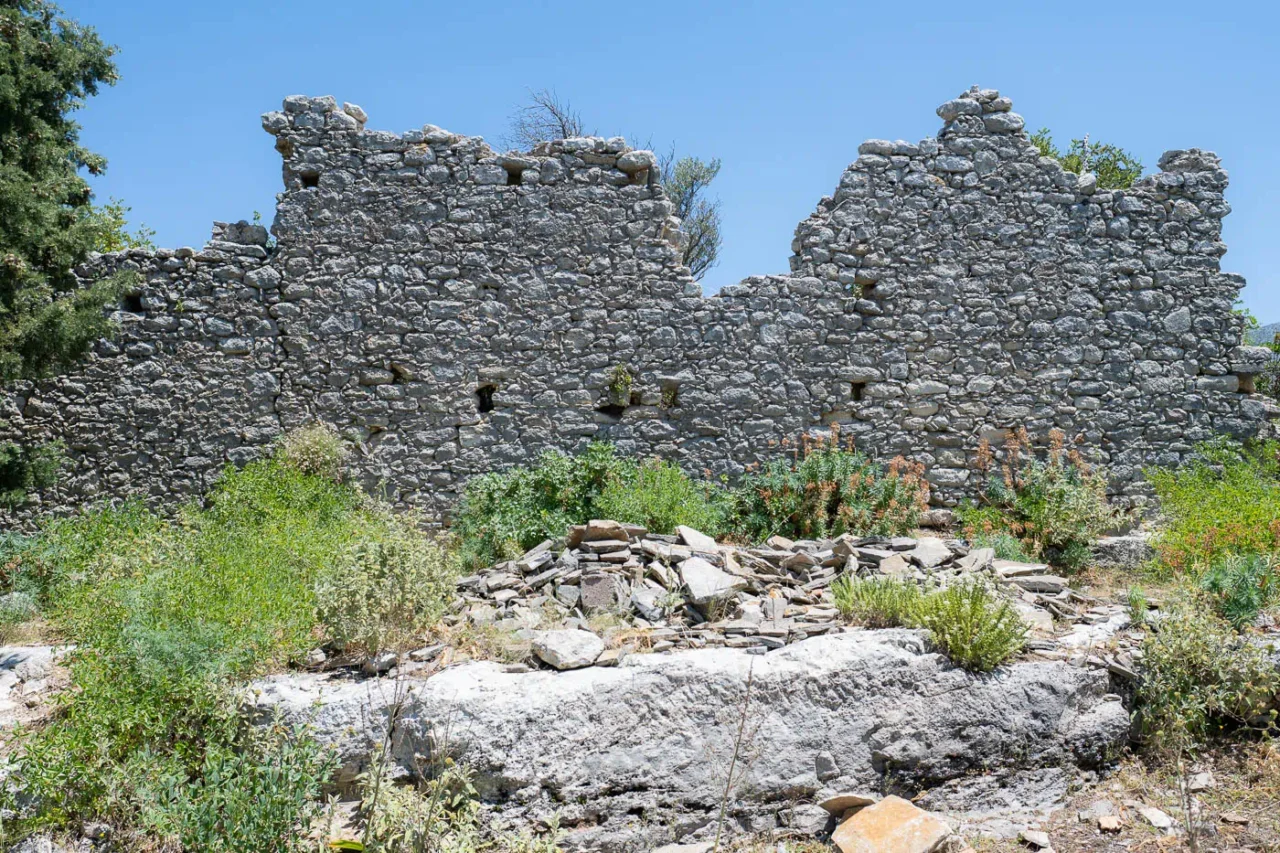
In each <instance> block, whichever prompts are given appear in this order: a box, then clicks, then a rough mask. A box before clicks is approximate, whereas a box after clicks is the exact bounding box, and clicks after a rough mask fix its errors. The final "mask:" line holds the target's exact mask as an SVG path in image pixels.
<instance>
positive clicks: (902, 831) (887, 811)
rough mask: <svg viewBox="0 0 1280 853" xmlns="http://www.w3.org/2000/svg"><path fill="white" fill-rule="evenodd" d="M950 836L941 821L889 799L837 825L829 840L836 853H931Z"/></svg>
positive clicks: (948, 830)
mask: <svg viewBox="0 0 1280 853" xmlns="http://www.w3.org/2000/svg"><path fill="white" fill-rule="evenodd" d="M950 834H951V827H949V826H948V825H947V824H946V822H945V821H943V820H942V819H941V818H939V817H937V816H935V815H932V814H930V813H929V812H926V811H924V810H923V809H919V808H916V807H915V806H913V805H912V804H911V803H909V802H908V801H906V800H904V799H902V798H901V797H894V796H889V797H885V798H884V799H883V800H881V801H880V802H878V803H876V804H875V805H873V806H868V807H867V808H865V809H861V810H860V811H859V812H858V813H857V814H855V815H854V816H853V817H851V818H849V819H848V820H846V821H845V822H844V823H842V824H840V826H839V827H838V828H837V829H836V831H835V834H834V835H832V836H831V840H832V842H833V843H834V844H835V845H836V847H837V848H839V850H840V853H933V851H934V850H937V849H938V847H939V845H941V844H942V842H943V841H945V840H946V838H947V837H948V836H949V835H950Z"/></svg>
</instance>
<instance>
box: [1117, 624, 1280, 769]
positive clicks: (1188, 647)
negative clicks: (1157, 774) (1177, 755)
mask: <svg viewBox="0 0 1280 853" xmlns="http://www.w3.org/2000/svg"><path fill="white" fill-rule="evenodd" d="M1151 628H1152V630H1150V631H1149V632H1148V634H1147V637H1146V639H1145V640H1144V641H1143V644H1142V671H1141V673H1140V676H1139V681H1138V688H1137V693H1136V697H1135V698H1136V703H1137V715H1136V716H1137V721H1138V724H1139V728H1140V730H1141V732H1142V733H1143V735H1144V736H1145V738H1146V740H1147V743H1148V745H1149V746H1150V747H1152V748H1153V749H1156V750H1161V751H1178V752H1181V751H1183V750H1186V749H1188V748H1192V747H1194V746H1196V745H1197V744H1198V743H1200V742H1202V741H1203V740H1204V739H1206V738H1209V737H1213V736H1216V735H1221V734H1223V733H1225V732H1227V731H1230V730H1232V729H1237V728H1241V727H1245V728H1250V729H1260V730H1264V731H1272V730H1274V728H1275V719H1276V710H1275V709H1276V703H1277V700H1278V699H1280V672H1277V670H1276V667H1275V664H1274V662H1272V661H1271V659H1270V656H1269V654H1268V652H1267V650H1266V649H1264V648H1262V647H1260V646H1258V645H1256V644H1254V643H1251V642H1249V641H1248V640H1247V639H1246V638H1243V637H1241V636H1239V635H1238V634H1236V633H1235V632H1234V631H1233V630H1232V629H1231V627H1230V626H1229V625H1228V624H1227V623H1226V622H1224V621H1222V620H1220V619H1218V618H1217V617H1216V616H1214V615H1212V614H1210V613H1208V612H1206V611H1204V610H1203V609H1201V608H1199V607H1197V606H1195V605H1194V604H1193V603H1192V602H1189V601H1181V602H1176V603H1175V604H1174V605H1173V606H1172V607H1170V608H1169V610H1168V612H1167V613H1166V614H1165V615H1164V616H1163V618H1161V619H1158V620H1154V622H1153V623H1152V625H1151Z"/></svg>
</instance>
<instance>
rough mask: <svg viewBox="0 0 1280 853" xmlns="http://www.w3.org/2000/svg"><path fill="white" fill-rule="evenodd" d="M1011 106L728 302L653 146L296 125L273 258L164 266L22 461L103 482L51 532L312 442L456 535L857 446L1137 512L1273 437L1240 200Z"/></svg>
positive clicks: (854, 189)
mask: <svg viewBox="0 0 1280 853" xmlns="http://www.w3.org/2000/svg"><path fill="white" fill-rule="evenodd" d="M1010 107H1011V104H1010V101H1009V99H1008V98H1004V97H1000V96H999V94H998V93H997V92H995V91H992V90H978V89H976V88H975V89H973V90H970V91H968V92H966V93H964V94H963V95H961V96H960V97H959V98H957V99H955V100H952V101H948V102H947V103H945V104H943V105H942V107H940V108H939V110H938V114H939V115H940V116H941V118H942V120H943V122H944V124H943V127H942V129H941V131H940V132H939V133H938V135H937V136H936V137H934V138H930V139H925V140H923V141H921V142H919V143H908V142H901V141H899V142H887V141H883V140H871V141H868V142H865V143H863V144H862V145H861V146H860V148H859V154H860V156H859V157H858V159H857V160H856V161H855V162H854V163H853V164H852V165H851V166H850V167H849V168H848V169H847V170H846V171H845V173H844V175H843V176H842V177H841V179H840V182H839V185H838V187H837V188H836V191H835V193H834V195H832V196H831V197H829V198H824V199H823V200H822V201H821V202H820V203H819V205H818V208H817V210H816V211H815V212H814V213H813V215H811V216H810V217H809V218H808V219H806V220H805V221H804V222H802V223H801V224H800V226H799V227H798V228H797V231H796V237H795V241H794V243H793V251H794V255H793V257H792V259H791V269H792V271H791V273H790V274H789V275H773V276H760V277H751V278H748V279H746V280H745V281H743V282H742V283H741V284H738V285H735V286H730V287H726V288H724V289H723V290H722V291H721V292H720V293H719V294H717V295H716V296H714V297H712V298H704V297H703V296H702V293H701V290H700V288H699V286H698V284H697V283H696V282H694V281H693V280H692V278H691V276H690V274H689V271H688V270H687V269H686V268H685V267H683V266H682V265H681V264H680V262H679V252H678V247H679V245H680V241H681V239H682V235H681V232H680V223H679V222H678V220H676V219H674V218H673V217H672V215H671V211H672V205H671V203H670V201H669V200H668V199H667V198H666V196H665V194H664V193H663V190H662V188H661V187H660V186H659V185H658V184H657V182H656V179H655V176H656V170H655V169H654V168H653V167H654V163H655V161H654V157H653V155H652V153H650V152H647V151H634V150H631V149H629V148H628V147H627V146H626V144H625V143H624V141H623V140H622V139H618V138H615V139H599V138H581V139H565V140H558V141H555V142H549V143H544V144H541V145H539V146H537V147H536V148H535V149H534V150H533V151H532V152H529V153H522V154H514V153H512V154H499V153H496V152H494V151H493V150H492V149H491V148H490V147H489V146H488V145H487V144H486V143H485V142H484V140H482V139H480V138H476V137H465V136H460V135H458V134H454V133H450V132H448V131H445V130H442V129H440V128H438V127H434V126H431V125H427V126H425V127H423V128H421V129H418V130H411V131H409V132H407V133H404V134H398V135H397V134H394V133H388V132H384V131H373V130H367V129H365V121H366V116H365V114H364V112H363V111H362V110H361V109H360V108H359V107H356V106H354V105H350V104H345V105H343V106H341V107H339V105H338V104H337V103H336V102H335V101H334V99H332V98H327V97H326V98H306V97H301V96H292V97H289V98H287V99H285V102H284V109H283V110H282V111H279V112H272V113H268V114H267V115H265V116H264V117H263V127H264V128H265V129H266V130H267V132H268V133H270V134H271V135H272V136H273V137H274V138H275V144H276V149H277V150H278V151H279V152H280V154H281V156H282V157H283V161H284V192H283V194H281V195H280V197H279V205H278V208H277V211H276V218H275V222H274V224H273V226H272V233H273V234H274V236H275V242H274V243H272V241H271V239H270V238H269V237H268V234H267V231H266V230H265V229H264V228H262V227H260V226H256V225H250V224H247V223H243V222H242V223H239V224H235V225H224V224H218V225H216V226H215V230H214V235H213V239H212V240H211V241H210V242H209V243H208V244H207V245H206V246H205V247H204V248H203V249H201V250H198V251H197V250H193V249H178V250H176V251H175V250H159V251H155V252H147V251H140V250H133V251H129V252H125V253H118V254H112V255H106V256H102V257H100V258H98V259H96V260H95V261H94V262H92V263H91V264H89V265H88V266H87V267H86V268H85V269H83V270H82V271H81V272H82V274H83V276H84V277H86V278H92V277H96V276H100V275H103V274H106V273H108V272H111V271H113V270H115V269H120V268H127V269H136V270H137V271H138V272H139V273H140V274H141V279H142V282H143V283H142V286H141V289H140V291H139V292H138V293H136V294H133V295H130V296H129V297H128V298H126V300H125V302H124V304H123V305H122V306H121V309H122V310H121V311H120V313H119V315H118V316H119V317H120V320H121V326H122V330H121V334H120V335H119V336H118V338H116V339H115V340H112V341H103V342H101V343H100V344H98V346H97V348H96V350H95V352H94V353H93V354H92V356H91V357H90V358H89V359H88V360H87V361H86V362H85V363H84V365H83V366H82V367H81V368H80V369H78V370H77V371H75V372H74V373H72V374H71V375H69V376H65V377H62V378H59V379H55V380H52V381H49V382H43V383H38V384H35V385H19V386H15V387H14V388H11V389H10V393H9V394H8V395H7V402H6V406H7V411H5V412H4V417H5V420H6V423H7V426H6V429H7V431H8V432H9V433H10V434H11V435H12V436H14V437H20V438H22V439H23V440H27V441H31V440H41V439H48V438H62V439H63V440H64V441H65V442H66V444H67V446H68V448H69V450H70V452H71V456H72V458H73V461H74V464H73V468H72V470H70V471H69V472H68V476H67V477H66V478H65V481H64V483H63V484H62V485H61V486H60V487H59V489H58V491H57V492H56V493H55V494H53V495H49V496H46V498H45V501H46V506H48V507H60V506H69V505H75V504H77V503H80V502H83V501H85V500H92V499H95V498H102V497H109V496H121V495H131V494H135V495H141V496H145V497H148V498H149V499H152V500H155V501H161V500H166V499H171V498H175V497H178V496H181V495H185V494H191V493H194V492H197V491H198V490H199V489H200V488H202V487H204V486H205V485H207V484H208V483H209V482H210V480H211V479H212V478H213V477H214V476H216V474H217V472H218V471H219V470H220V469H221V468H222V466H224V465H226V464H227V463H228V462H233V463H242V462H244V461H246V460H248V459H252V458H254V457H256V456H258V455H260V454H262V453H263V451H264V449H265V448H267V447H268V446H269V444H270V442H271V441H272V440H273V439H274V438H275V437H276V436H277V435H279V434H280V433H281V431H283V430H286V429H289V428H292V427H296V426H299V425H301V424H303V423H305V422H308V421H310V420H313V419H322V420H325V421H328V422H330V423H333V424H334V425H336V426H337V427H339V428H340V429H341V430H343V431H344V432H345V433H346V434H347V435H348V436H350V437H351V438H352V439H354V440H357V441H358V442H359V443H360V450H361V453H360V454H359V459H358V469H359V471H360V475H361V478H362V479H363V481H364V483H365V484H366V485H367V486H368V487H370V488H374V489H377V490H379V491H381V492H383V493H385V494H386V495H387V496H388V497H389V498H391V499H392V500H393V501H395V502H397V503H401V504H415V505H418V506H421V507H423V508H425V509H426V510H427V511H429V512H431V513H437V514H438V513H443V512H444V511H445V510H446V509H447V507H448V505H449V503H450V501H451V500H453V498H454V497H455V496H456V494H457V492H458V490H459V488H460V487H461V485H462V484H463V483H464V482H465V480H466V479H467V478H468V477H470V476H472V475H474V474H477V473H480V472H485V471H491V470H495V469H500V468H503V467H505V466H509V465H512V464H515V463H522V462H527V461H529V460H530V459H531V458H532V457H534V456H535V455H536V454H537V453H539V452H540V451H542V450H545V449H547V448H562V449H566V450H572V449H575V448H579V447H581V446H582V445H583V444H585V443H586V442H588V441H590V440H592V439H608V440H611V441H613V442H615V443H616V444H617V445H618V446H619V447H620V449H622V450H623V451H624V452H627V453H635V454H656V455H660V456H664V457H670V458H674V459H677V460H679V461H680V462H681V463H682V464H683V465H684V466H685V467H686V468H687V469H689V470H693V471H699V472H701V471H705V472H708V473H710V474H712V475H719V474H728V475H735V474H738V473H740V472H742V471H743V470H744V468H745V467H746V466H749V465H751V464H752V463H756V462H759V461H761V460H764V459H767V458H769V457H771V456H774V455H775V454H776V453H777V452H778V445H779V444H780V442H781V441H782V440H783V439H785V438H788V437H793V436H795V435H796V434H798V433H799V432H801V431H803V430H808V429H813V428H822V427H824V426H828V425H831V424H840V425H841V427H842V429H843V431H844V432H845V433H846V434H852V435H854V436H855V437H856V439H857V442H858V444H859V445H860V446H861V447H862V448H864V449H866V450H867V451H869V452H871V453H872V454H875V455H878V456H881V457H889V456H893V455H896V454H904V455H907V456H910V457H913V458H915V459H917V460H919V461H922V462H924V463H926V465H927V466H928V470H929V474H928V476H929V477H930V479H931V481H932V482H933V484H934V487H935V488H934V496H935V500H937V501H939V502H941V503H944V504H949V503H954V502H955V501H956V500H957V499H959V498H960V497H962V496H963V495H964V494H966V493H967V492H970V491H972V489H973V487H974V481H973V479H972V477H971V474H970V467H971V466H970V462H971V458H972V455H973V454H974V452H975V450H976V448H977V446H978V443H979V441H980V440H981V439H982V438H984V437H986V438H995V439H997V440H998V439H999V438H1000V436H1002V435H1003V434H1004V432H1005V431H1007V430H1009V429H1011V428H1014V427H1017V426H1022V425H1025V426H1026V427H1027V428H1028V429H1029V430H1030V431H1031V432H1032V434H1033V435H1035V436H1038V437H1043V436H1044V435H1045V434H1047V433H1048V431H1049V430H1050V429H1051V428H1053V427H1058V428H1060V429H1062V430H1064V431H1065V432H1066V433H1067V434H1068V435H1069V436H1073V437H1074V436H1079V437H1080V441H1081V443H1082V446H1083V448H1084V449H1085V451H1086V453H1087V455H1088V456H1089V457H1090V458H1092V459H1094V460H1096V461H1098V462H1101V463H1104V464H1106V465H1107V466H1108V467H1109V470H1110V472H1111V474H1112V476H1113V479H1114V483H1113V487H1114V490H1115V491H1116V493H1117V494H1118V495H1120V496H1122V497H1125V498H1127V499H1136V500H1141V497H1142V495H1143V494H1144V486H1143V483H1142V477H1141V469H1142V467H1143V466H1144V465H1148V464H1152V463H1160V464H1168V463H1176V462H1178V461H1179V460H1180V459H1181V458H1182V457H1183V456H1184V455H1185V454H1186V453H1187V452H1188V451H1189V450H1190V449H1191V446H1192V444H1193V443H1194V442H1196V441H1199V440H1201V439H1204V438H1207V437H1209V436H1210V435H1212V434H1213V433H1215V432H1227V433H1231V434H1234V435H1251V434H1255V433H1257V432H1258V431H1259V430H1260V429H1261V428H1262V427H1263V426H1264V424H1265V422H1266V419H1267V417H1268V414H1269V412H1268V409H1267V404H1266V403H1265V402H1264V401H1263V399H1262V398H1260V397H1257V396H1253V395H1252V394H1251V390H1252V377H1253V375H1254V374H1256V373H1257V372H1259V371H1260V370H1261V368H1262V364H1263V360H1264V357H1265V353H1264V352H1262V351H1260V350H1258V349H1257V348H1250V347H1241V346H1239V343H1240V337H1241V321H1240V320H1239V318H1237V317H1236V316H1234V315H1233V314H1232V311H1231V308H1232V304H1233V301H1234V300H1235V298H1236V296H1237V294H1238V293H1239V290H1240V288H1241V286H1242V285H1243V281H1242V279H1241V278H1240V277H1239V276H1236V275H1232V274H1229V273H1223V272H1221V271H1220V269H1219V259H1220V257H1221V256H1222V254H1223V253H1224V252H1225V251H1226V247H1225V245H1224V244H1223V243H1222V242H1221V239H1220V231H1221V221H1222V217H1223V216H1225V215H1226V214H1227V212H1228V210H1229V207H1228V205H1227V203H1226V202H1225V201H1224V199H1223V192H1224V190H1225V188H1226V184H1227V175H1226V172H1225V171H1223V170H1222V168H1221V166H1220V164H1219V161H1218V158H1217V157H1216V156H1214V155H1213V154H1210V153H1207V152H1203V151H1199V150H1196V149H1191V150H1187V151H1170V152H1168V153H1166V154H1165V155H1164V156H1163V157H1162V158H1161V160H1160V164H1159V165H1160V169H1161V171H1160V172H1159V173H1157V174H1154V175H1150V176H1148V177H1145V178H1143V179H1142V180H1141V181H1139V182H1138V183H1137V184H1136V185H1135V186H1134V187H1133V188H1132V189H1129V190H1125V191H1106V190H1100V189H1099V188H1098V187H1097V185H1096V181H1095V179H1094V177H1093V176H1091V175H1084V176H1077V175H1074V174H1071V173H1068V172H1064V171H1063V170H1062V169H1061V168H1060V166H1059V165H1058V164H1057V163H1056V162H1054V161H1052V160H1049V159H1045V158H1041V157H1040V156H1039V154H1038V153H1037V151H1036V149H1035V147H1034V146H1033V145H1032V144H1031V142H1030V141H1029V139H1028V137H1027V135H1026V133H1025V132H1024V129H1023V120H1022V118H1021V117H1019V116H1018V115H1017V114H1015V113H1013V112H1011V111H1010Z"/></svg>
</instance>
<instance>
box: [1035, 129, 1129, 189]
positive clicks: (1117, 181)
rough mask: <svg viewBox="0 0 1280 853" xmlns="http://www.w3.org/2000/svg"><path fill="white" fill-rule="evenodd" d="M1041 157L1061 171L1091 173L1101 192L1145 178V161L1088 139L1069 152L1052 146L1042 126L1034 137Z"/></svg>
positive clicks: (1051, 138)
mask: <svg viewBox="0 0 1280 853" xmlns="http://www.w3.org/2000/svg"><path fill="white" fill-rule="evenodd" d="M1031 141H1032V142H1033V143H1034V144H1035V146H1036V148H1038V149H1040V155H1041V156H1042V157H1052V158H1053V159H1055V160H1057V161H1058V162H1059V163H1061V164H1062V168H1063V169H1065V170H1066V171H1068V172H1075V173H1076V174H1077V175H1078V174H1081V173H1083V172H1092V173H1094V174H1095V175H1097V177H1098V189H1103V190H1123V189H1128V188H1129V187H1131V186H1133V182H1134V181H1136V180H1138V178H1140V177H1142V161H1140V160H1139V159H1138V158H1137V157H1135V156H1133V155H1132V154H1130V153H1129V152H1128V151H1125V150H1124V149H1123V148H1120V147H1119V146H1116V145H1111V144H1108V143H1102V142H1093V143H1091V142H1089V137H1088V136H1085V138H1084V139H1073V140H1071V145H1070V146H1069V147H1068V148H1067V150H1066V151H1065V152H1064V151H1060V150H1059V149H1058V147H1057V146H1056V145H1054V144H1053V136H1052V135H1051V134H1050V133H1049V129H1048V128H1047V127H1042V128H1040V129H1039V130H1038V131H1036V132H1035V133H1034V134H1032V136H1031Z"/></svg>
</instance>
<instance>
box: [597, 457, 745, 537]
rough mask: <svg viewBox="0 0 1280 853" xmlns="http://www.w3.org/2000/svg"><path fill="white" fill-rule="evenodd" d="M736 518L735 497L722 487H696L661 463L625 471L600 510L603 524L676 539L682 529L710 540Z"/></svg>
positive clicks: (599, 505) (611, 484)
mask: <svg viewBox="0 0 1280 853" xmlns="http://www.w3.org/2000/svg"><path fill="white" fill-rule="evenodd" d="M732 512H733V506H732V503H731V497H730V495H729V494H728V493H727V492H725V491H724V490H723V489H721V488H720V487H719V486H717V485H715V484H714V483H700V482H697V481H695V480H693V479H691V478H690V477H689V476H688V475H687V474H685V473H684V471H682V470H680V467H679V466H678V465H676V464H674V463H672V462H666V461H663V460H660V459H649V460H645V461H644V462H641V463H640V464H639V465H637V466H634V467H624V468H623V469H622V470H620V471H619V472H618V473H617V475H616V476H614V477H613V478H612V479H611V480H610V481H609V483H608V484H607V485H606V486H605V489H604V492H603V493H601V495H600V499H599V500H598V501H597V502H596V508H595V514H596V515H597V517H599V518H608V519H612V520H613V521H621V522H627V523H631V524H640V525H643V526H644V527H646V528H648V529H649V530H650V531H651V532H653V533H674V532H675V529H676V525H680V524H683V525H687V526H689V527H692V528H694V529H695V530H700V531H702V532H703V533H706V534H707V535H708V536H719V535H720V534H721V533H723V532H724V531H725V530H726V528H727V526H728V522H729V519H730V516H731V515H732Z"/></svg>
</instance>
